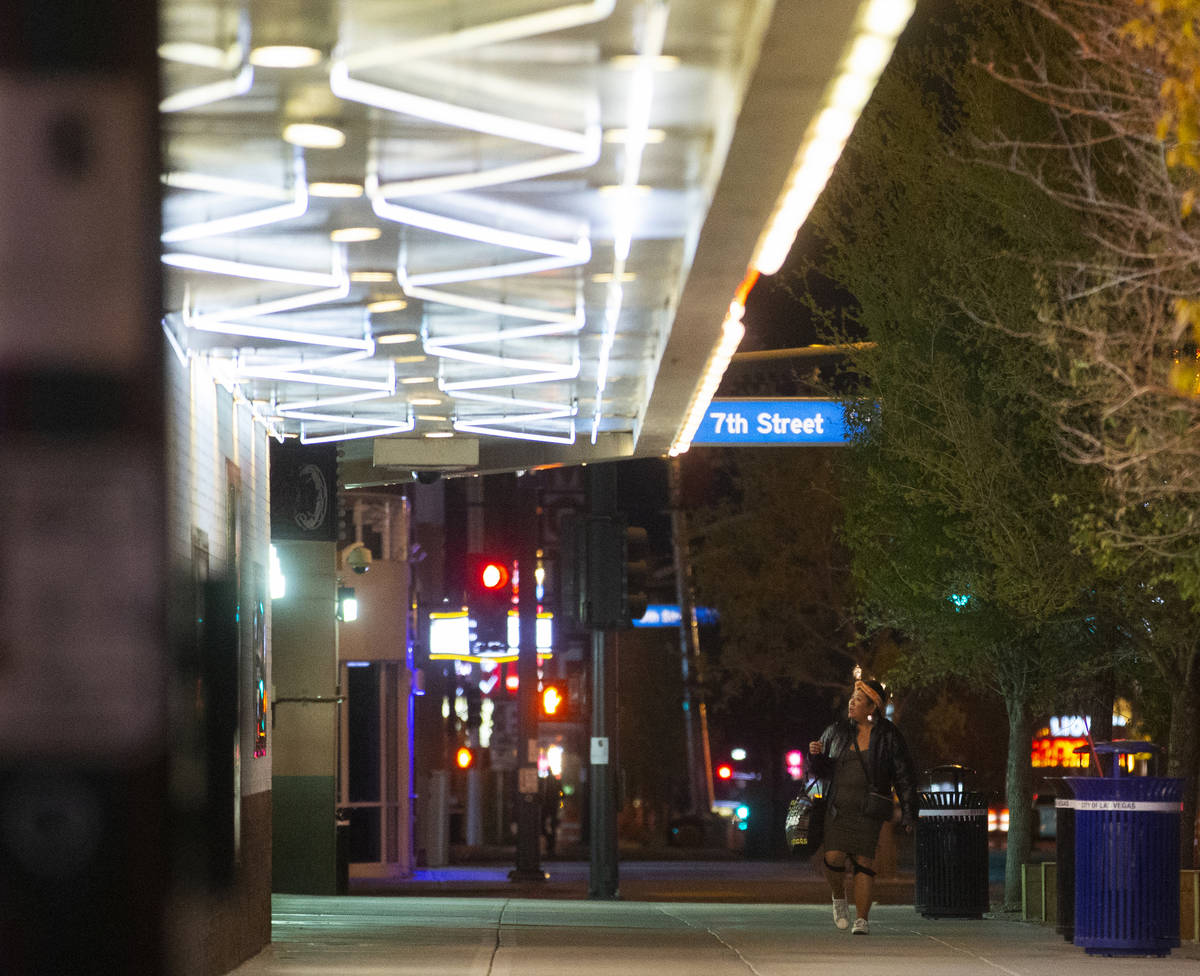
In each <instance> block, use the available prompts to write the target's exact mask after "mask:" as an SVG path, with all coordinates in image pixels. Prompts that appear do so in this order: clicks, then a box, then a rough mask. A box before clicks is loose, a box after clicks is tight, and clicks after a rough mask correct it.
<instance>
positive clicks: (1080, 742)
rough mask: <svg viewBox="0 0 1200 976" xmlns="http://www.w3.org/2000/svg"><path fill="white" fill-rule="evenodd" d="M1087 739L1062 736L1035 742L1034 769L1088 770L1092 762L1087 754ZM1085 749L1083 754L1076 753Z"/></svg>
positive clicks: (1035, 740)
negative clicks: (1052, 767)
mask: <svg viewBox="0 0 1200 976" xmlns="http://www.w3.org/2000/svg"><path fill="white" fill-rule="evenodd" d="M1086 747H1087V739H1069V738H1063V737H1060V736H1055V737H1049V738H1045V739H1034V740H1033V754H1032V762H1033V767H1034V769H1041V768H1044V767H1047V766H1054V767H1061V768H1064V769H1086V768H1087V766H1088V765H1089V763H1090V761H1091V757H1090V756H1089V755H1088V753H1087V748H1086ZM1076 749H1083V750H1084V751H1083V752H1076V751H1075V750H1076Z"/></svg>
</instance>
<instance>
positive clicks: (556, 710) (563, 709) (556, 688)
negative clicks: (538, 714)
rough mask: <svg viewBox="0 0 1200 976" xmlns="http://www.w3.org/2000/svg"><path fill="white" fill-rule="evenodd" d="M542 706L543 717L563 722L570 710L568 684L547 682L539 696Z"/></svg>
mask: <svg viewBox="0 0 1200 976" xmlns="http://www.w3.org/2000/svg"><path fill="white" fill-rule="evenodd" d="M539 700H540V702H541V707H542V718H544V719H547V720H549V721H553V722H562V721H564V720H565V719H566V717H567V715H568V713H569V711H570V701H569V700H568V698H567V686H566V685H565V684H564V683H562V682H545V683H544V684H543V685H542V693H541V696H540V698H539Z"/></svg>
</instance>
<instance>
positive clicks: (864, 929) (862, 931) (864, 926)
mask: <svg viewBox="0 0 1200 976" xmlns="http://www.w3.org/2000/svg"><path fill="white" fill-rule="evenodd" d="M850 934H851V935H870V934H871V925H870V923H869V922H868V921H867V920H866V919H865V918H856V919H855V920H854V928H852V929H851V930H850Z"/></svg>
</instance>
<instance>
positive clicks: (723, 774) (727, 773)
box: [716, 763, 733, 780]
mask: <svg viewBox="0 0 1200 976" xmlns="http://www.w3.org/2000/svg"><path fill="white" fill-rule="evenodd" d="M716 772H717V779H719V780H730V779H733V767H732V766H730V765H729V763H721V765H719V766H718V767H717V770H716Z"/></svg>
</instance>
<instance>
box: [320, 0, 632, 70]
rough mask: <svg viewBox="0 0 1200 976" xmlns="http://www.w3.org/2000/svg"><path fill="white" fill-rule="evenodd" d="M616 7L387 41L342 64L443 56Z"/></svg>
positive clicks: (575, 9) (596, 3) (577, 6)
mask: <svg viewBox="0 0 1200 976" xmlns="http://www.w3.org/2000/svg"><path fill="white" fill-rule="evenodd" d="M615 7H616V0H592V2H591V3H572V4H566V5H564V6H561V7H555V8H553V9H551V10H542V11H539V12H537V13H534V14H525V15H524V16H520V17H510V18H508V19H507V20H496V21H492V22H490V23H487V24H480V25H478V26H476V27H464V28H462V29H461V30H456V31H451V32H448V33H443V34H435V35H432V36H430V37H422V38H418V39H416V40H411V41H401V42H399V43H396V44H388V45H385V46H383V47H379V48H375V49H373V50H371V51H367V52H363V53H361V54H355V55H350V56H348V57H346V58H345V59H344V63H345V64H346V65H347V66H348V67H349V68H350V69H351V70H360V69H362V68H371V67H375V66H377V65H387V64H403V63H404V62H405V61H407V60H411V59H414V58H428V57H444V56H445V55H447V54H451V53H454V52H457V51H464V50H471V49H473V48H478V47H483V46H485V45H489V44H503V43H505V42H507V41H516V40H521V39H522V38H526V37H536V36H537V35H539V34H549V33H553V32H556V31H563V30H569V29H570V28H572V27H582V26H584V25H586V24H594V23H597V22H599V21H601V20H605V19H607V18H608V17H609V16H610V15H611V14H612V12H613V9H614V8H615Z"/></svg>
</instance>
